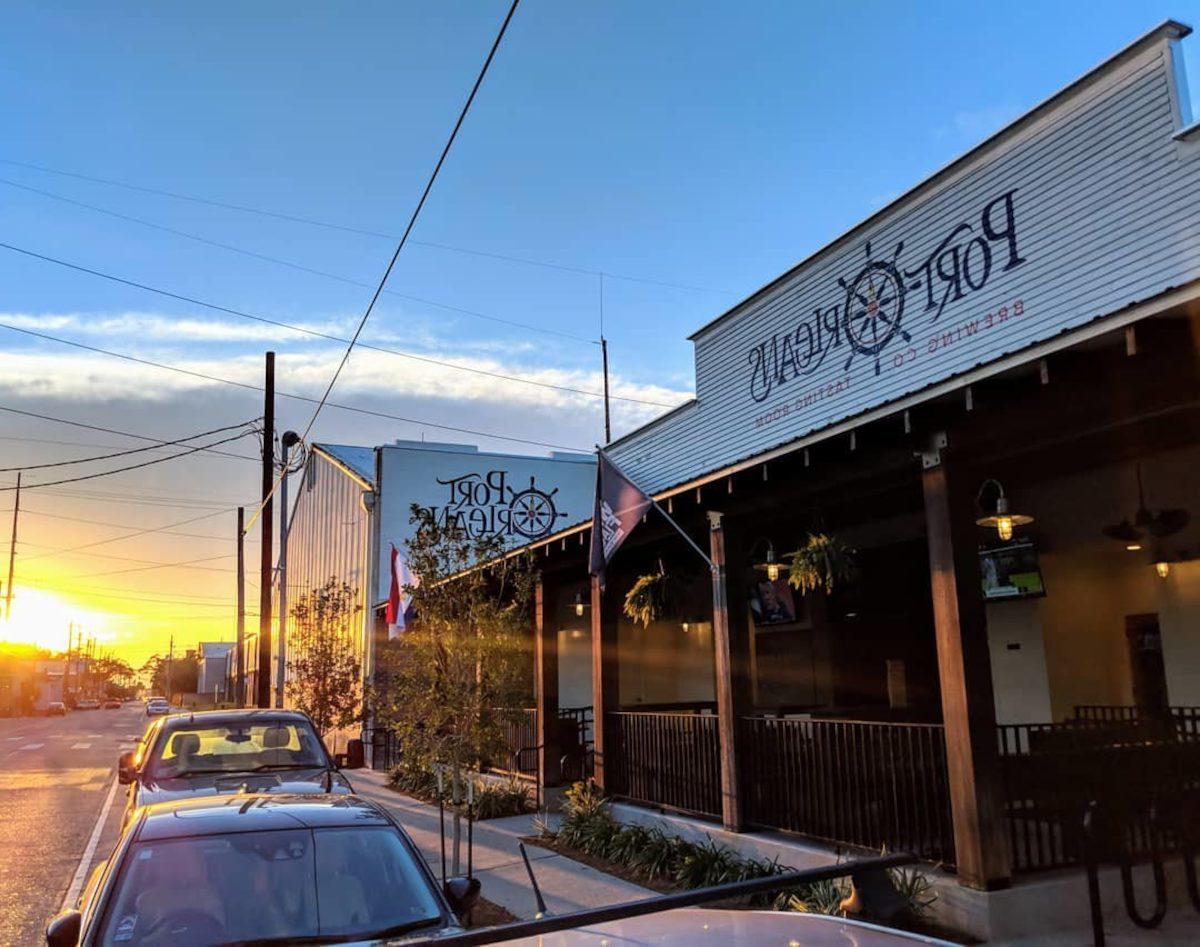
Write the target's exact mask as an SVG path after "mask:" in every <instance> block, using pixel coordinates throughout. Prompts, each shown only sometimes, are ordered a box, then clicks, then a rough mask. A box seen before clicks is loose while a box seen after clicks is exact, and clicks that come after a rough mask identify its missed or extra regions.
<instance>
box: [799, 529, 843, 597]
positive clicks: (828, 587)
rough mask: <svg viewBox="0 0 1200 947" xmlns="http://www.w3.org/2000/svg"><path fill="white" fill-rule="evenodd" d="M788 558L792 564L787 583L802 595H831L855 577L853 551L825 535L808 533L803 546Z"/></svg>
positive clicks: (835, 538) (830, 536) (835, 537)
mask: <svg viewBox="0 0 1200 947" xmlns="http://www.w3.org/2000/svg"><path fill="white" fill-rule="evenodd" d="M788 555H789V556H790V557H791V560H792V564H791V568H790V569H789V570H788V583H789V584H790V585H791V586H792V588H795V589H799V590H800V591H801V592H804V593H808V592H817V591H825V592H832V591H833V589H834V586H836V585H844V584H846V583H848V582H851V581H853V579H854V577H855V576H856V575H857V574H858V567H857V565H856V564H855V561H854V550H853V549H851V548H850V547H849V546H847V545H846V544H845V543H844V542H842V540H840V539H839V538H838V537H837V536H832V535H830V534H828V533H809V534H808V539H807V540H805V543H804V545H803V546H801V547H800V548H799V549H797V550H796V551H795V552H790V553H788Z"/></svg>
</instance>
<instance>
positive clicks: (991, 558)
mask: <svg viewBox="0 0 1200 947" xmlns="http://www.w3.org/2000/svg"><path fill="white" fill-rule="evenodd" d="M979 571H980V573H981V574H982V576H983V597H984V598H985V599H988V600H989V601H991V600H994V599H1009V598H1037V597H1038V596H1041V595H1045V594H1046V586H1045V584H1044V583H1043V582H1042V570H1041V568H1040V567H1039V566H1038V555H1037V549H1036V548H1035V547H1034V545H1033V542H1032V541H1031V540H1028V539H1018V540H1014V541H1013V542H1010V543H1005V544H1004V545H1003V546H991V547H988V548H983V549H980V550H979Z"/></svg>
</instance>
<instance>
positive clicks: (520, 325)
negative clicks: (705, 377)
mask: <svg viewBox="0 0 1200 947" xmlns="http://www.w3.org/2000/svg"><path fill="white" fill-rule="evenodd" d="M0 184H7V185H8V186H9V187H15V188H17V189H18V190H21V191H29V192H30V193H33V194H39V195H41V196H42V197H48V198H50V199H51V200H56V201H62V202H63V203H64V204H71V205H74V206H75V207H82V208H84V209H85V210H90V211H94V212H95V213H97V214H104V215H105V216H107V217H114V218H116V219H117V220H123V221H126V222H128V223H131V224H137V225H139V226H141V227H149V228H150V229H151V230H158V231H161V232H162V233H169V234H171V235H172V236H175V237H182V238H184V239H185V240H193V241H195V242H196V243H202V244H204V245H205V246H210V247H216V248H217V249H219V250H227V251H229V252H230V253H237V254H240V255H241V256H245V257H250V258H251V259H254V260H261V261H263V262H264V263H273V264H275V265H276V266H284V267H287V268H288V269H291V270H297V271H299V272H301V273H308V274H310V275H312V276H320V277H322V278H323V279H330V280H335V281H336V282H339V283H346V284H347V285H349V286H361V287H363V288H365V289H370V288H371V285H372V284H371V283H366V282H363V281H362V280H357V279H354V278H353V277H350V276H342V275H341V274H340V273H330V272H329V271H328V270H318V269H317V268H316V267H312V266H306V265H305V264H303V263H296V262H294V261H292V260H285V259H283V258H282V257H277V256H270V255H269V254H266V253H259V252H257V251H256V250H247V249H246V248H245V247H239V246H236V245H235V244H232V243H224V242H223V241H220V240H213V239H210V238H209V237H202V236H201V235H200V234H195V233H190V232H189V231H186V230H180V229H179V228H178V227H168V226H166V225H164V224H158V223H155V222H154V221H152V220H146V219H145V218H144V217H134V216H132V215H131V214H122V213H120V212H119V211H115V210H109V209H108V208H107V207H98V206H97V205H95V204H89V203H87V202H86V201H78V200H75V199H74V198H72V197H66V196H64V195H62V194H55V193H54V192H53V191H46V190H42V189H41V188H36V187H30V186H29V185H27V184H19V183H17V182H16V181H10V180H8V179H7V178H0ZM387 293H388V295H389V296H396V297H398V298H400V299H409V300H412V301H413V302H419V303H424V304H425V305H428V306H435V307H437V308H440V309H449V310H451V311H452V312H461V313H463V314H465V315H468V316H475V317H476V318H479V319H485V320H487V321H488V322H498V323H502V324H503V325H507V326H512V327H514V328H517V329H525V330H527V331H529V332H542V333H545V334H547V335H555V336H558V337H559V338H563V339H570V340H572V341H574V342H583V343H586V344H588V345H595V344H596V343H595V342H594V341H593V340H591V339H589V338H585V337H584V336H581V335H575V334H574V333H572V332H564V331H562V330H561V329H549V328H546V327H544V326H535V325H531V324H530V323H527V322H518V321H517V320H515V319H505V318H503V317H501V316H493V315H489V314H488V313H483V312H477V311H475V310H473V309H461V308H459V307H457V306H450V305H447V304H445V303H440V302H436V301H434V300H432V299H424V298H422V297H420V296H409V295H407V294H405V293H399V292H396V291H394V290H390V289H389V290H387Z"/></svg>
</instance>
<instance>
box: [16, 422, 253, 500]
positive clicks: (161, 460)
mask: <svg viewBox="0 0 1200 947" xmlns="http://www.w3.org/2000/svg"><path fill="white" fill-rule="evenodd" d="M251 433H253V432H252V431H243V432H242V433H241V434H238V435H236V436H234V437H226V438H224V439H222V440H219V441H213V443H212V444H211V445H208V444H205V445H201V446H200V447H192V448H189V449H188V450H185V451H180V452H179V453H178V454H172V455H171V456H170V457H155V458H154V459H152V460H143V461H142V462H141V463H140V464H127V465H126V466H124V467H114V468H113V469H112V470H101V471H99V472H97V473H91V474H82V475H80V476H78V477H67V478H65V479H63V480H45V481H43V482H42V483H27V484H25V489H26V490H34V489H36V488H38V487H57V486H61V485H62V484H65V483H79V482H80V481H82V480H96V479H97V478H99V477H111V476H112V475H113V474H119V473H126V472H128V471H130V470H141V469H142V468H143V467H152V466H154V465H155V464H165V463H166V462H167V461H169V460H179V459H180V458H181V457H188V456H190V455H192V454H195V453H198V452H199V451H202V450H204V449H205V448H206V447H210V446H212V447H215V446H217V445H219V444H229V443H231V442H233V441H240V440H241V439H242V438H243V437H248V436H249V435H250V434H251ZM16 489H17V488H16V487H15V486H14V487H0V493H5V492H8V491H11V490H16Z"/></svg>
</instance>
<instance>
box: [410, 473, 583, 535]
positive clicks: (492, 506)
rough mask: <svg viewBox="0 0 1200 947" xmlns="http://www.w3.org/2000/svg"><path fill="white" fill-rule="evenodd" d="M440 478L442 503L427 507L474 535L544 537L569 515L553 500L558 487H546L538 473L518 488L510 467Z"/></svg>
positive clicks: (439, 519) (442, 519)
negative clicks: (545, 488) (513, 480)
mask: <svg viewBox="0 0 1200 947" xmlns="http://www.w3.org/2000/svg"><path fill="white" fill-rule="evenodd" d="M437 482H438V483H439V484H440V485H441V486H443V487H445V488H446V493H445V496H444V497H443V500H444V502H443V503H442V504H441V505H440V506H431V507H428V509H429V511H430V512H431V513H432V514H433V517H434V519H435V520H436V521H437V522H439V523H441V524H443V525H447V526H448V525H454V526H457V527H458V528H459V529H461V530H463V531H464V532H465V533H467V535H469V536H472V537H477V538H482V537H485V536H508V537H515V538H518V539H521V540H523V541H529V540H534V539H543V538H544V537H546V536H549V535H550V534H551V533H552V532H554V527H555V525H556V524H557V523H558V521H559V520H561V519H563V518H564V517H565V516H566V515H567V514H566V513H564V512H562V511H561V510H559V509H558V507H557V506H556V505H555V502H554V496H555V494H556V493H558V487H552V488H550V489H549V490H543V489H541V488H539V487H538V482H537V477H530V478H529V483H528V485H527V486H524V487H522V488H520V489H518V488H517V487H514V486H513V485H512V484H510V483H509V476H508V471H507V470H504V469H498V468H493V469H491V470H487V471H486V472H483V473H480V472H478V471H471V472H470V473H465V474H461V475H460V476H457V477H450V478H448V479H446V480H442V479H440V478H439V479H438V481H437Z"/></svg>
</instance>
